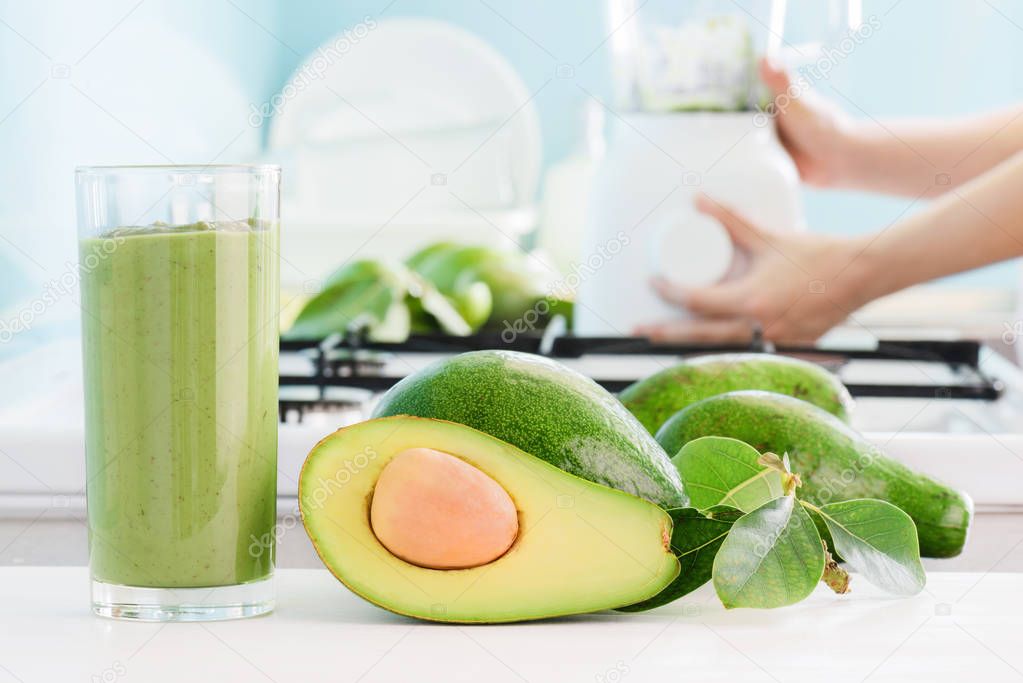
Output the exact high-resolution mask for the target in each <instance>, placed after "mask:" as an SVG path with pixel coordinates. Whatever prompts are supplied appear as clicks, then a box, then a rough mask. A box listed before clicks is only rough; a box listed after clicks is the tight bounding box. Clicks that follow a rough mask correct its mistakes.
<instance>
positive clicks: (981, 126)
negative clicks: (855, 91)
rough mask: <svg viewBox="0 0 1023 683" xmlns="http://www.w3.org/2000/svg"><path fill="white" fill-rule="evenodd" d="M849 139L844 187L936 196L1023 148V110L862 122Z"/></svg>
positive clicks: (842, 178) (841, 182)
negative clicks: (943, 118) (942, 118)
mask: <svg viewBox="0 0 1023 683" xmlns="http://www.w3.org/2000/svg"><path fill="white" fill-rule="evenodd" d="M844 137H845V140H844V141H843V145H842V147H843V149H842V160H841V162H840V164H841V166H842V171H841V173H840V174H839V179H838V184H839V185H841V186H844V187H847V188H850V189H859V190H867V191H871V192H883V193H888V194H901V195H908V196H913V197H916V196H937V195H941V194H944V193H945V192H947V191H948V190H950V189H953V188H956V187H960V186H962V185H964V184H965V183H968V182H969V181H971V180H973V179H974V178H976V177H978V176H980V175H981V174H983V173H985V172H986V171H988V170H989V169H992V168H994V167H995V166H997V165H998V164H1000V163H1002V162H1003V161H1005V160H1006V159H1008V158H1009V157H1011V156H1012V155H1013V154H1015V153H1016V152H1017V151H1019V150H1021V149H1023V107H1021V106H1015V107H1012V108H1010V109H1005V110H1002V111H998V112H994V113H991V114H984V115H982V116H975V117H969V118H964V119H960V120H956V121H909V120H905V121H882V122H877V121H872V120H862V121H859V122H857V123H855V124H853V125H852V126H851V127H850V129H849V130H848V131H847V134H846V135H845V136H844Z"/></svg>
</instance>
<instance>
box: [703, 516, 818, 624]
mask: <svg viewBox="0 0 1023 683" xmlns="http://www.w3.org/2000/svg"><path fill="white" fill-rule="evenodd" d="M823 574H824V547H823V545H821V537H820V536H819V535H818V534H817V529H816V528H815V527H814V525H813V521H812V520H811V519H810V517H809V515H807V514H806V510H804V509H803V507H802V506H801V505H798V504H797V503H796V499H795V498H794V497H793V496H782V497H781V498H775V499H774V500H772V501H770V502H768V503H765V504H764V505H762V506H761V507H759V508H757V509H756V510H754V511H753V512H750V513H748V514H746V515H744V516H743V517H742V518H740V519H739V521H737V522H735V524H733V525H732V530H731V532H729V534H728V536H727V537H726V538H725V541H724V543H722V544H721V548H720V549H719V550H718V554H717V556H716V557H715V558H714V568H713V578H714V590H716V591H717V594H718V597H719V598H721V602H722V604H724V606H725V607H726V608H728V609H732V608H734V607H757V608H771V607H783V606H785V605H791V604H793V603H796V602H799V601H800V600H802V599H803V598H805V597H806V596H808V595H810V593H812V592H813V590H814V588H815V587H816V586H817V582H818V581H820V580H821V576H823Z"/></svg>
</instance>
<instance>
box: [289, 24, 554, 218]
mask: <svg viewBox="0 0 1023 683" xmlns="http://www.w3.org/2000/svg"><path fill="white" fill-rule="evenodd" d="M331 48H334V49H335V51H336V53H341V52H343V54H341V55H340V57H337V58H333V59H331V58H330V57H329V55H330V54H331ZM289 83H290V84H291V85H293V86H294V85H297V84H299V83H301V84H302V87H301V88H298V87H295V88H293V89H291V88H285V90H284V91H282V94H285V95H287V94H291V95H292V96H291V97H290V98H288V97H284V98H282V99H280V100H279V102H281V103H282V106H281V107H280V108H279V111H278V113H276V114H275V116H274V118H273V120H272V122H271V127H270V133H269V149H270V151H271V154H274V155H279V156H284V157H289V156H290V157H291V158H293V159H294V160H295V162H296V166H297V168H296V171H297V172H298V174H297V177H296V178H295V180H294V182H296V183H302V184H303V185H302V186H301V187H299V188H298V189H299V192H301V193H306V192H307V190H308V193H307V194H303V195H302V196H300V197H299V198H300V199H308V202H306V201H302V202H301V203H303V204H307V203H312V204H321V203H322V204H329V203H330V200H331V198H332V196H331V195H332V194H334V193H332V192H331V181H332V179H331V178H330V177H329V176H330V169H331V168H332V164H333V168H336V169H337V172H338V179H337V183H338V185H340V189H339V190H336V191H335V193H336V192H338V191H339V192H340V193H341V194H345V193H346V192H347V193H350V194H351V195H352V196H353V197H354V199H355V201H365V202H366V203H369V202H371V201H372V200H373V198H374V197H375V196H376V195H377V194H380V195H385V194H386V196H382V197H380V201H378V202H377V204H379V205H380V208H381V210H382V211H383V210H385V209H386V208H388V207H389V206H390V204H392V203H393V204H397V205H400V204H402V203H403V202H404V201H405V200H407V199H408V197H409V196H411V192H406V191H405V190H406V187H412V186H415V185H417V184H418V186H421V185H422V183H423V181H426V180H433V175H434V174H436V173H441V174H447V175H448V177H447V178H445V179H444V181H443V184H442V185H441V189H443V188H444V187H447V188H450V189H451V191H455V189H454V188H455V187H462V188H465V191H466V192H467V193H469V194H471V195H472V196H473V197H476V198H479V201H480V202H481V203H486V204H490V205H491V206H494V205H495V204H503V205H505V206H506V207H507V206H508V205H509V204H516V203H519V204H520V203H522V202H529V201H532V199H533V195H534V194H535V191H536V186H537V181H538V177H539V173H540V164H541V143H540V125H539V119H538V116H537V112H536V107H535V106H534V104H533V102H531V100H530V98H531V96H532V93H531V91H530V89H529V88H527V87H526V85H525V83H523V81H522V79H521V78H520V77H519V76H518V74H517V73H516V72H515V70H514V69H513V68H512V67H511V66H510V65H509V64H508V63H507V61H505V59H504V58H503V57H501V55H500V54H499V53H497V51H495V50H494V49H493V48H492V47H490V46H489V45H488V44H487V43H485V42H484V41H482V40H481V39H479V38H477V37H476V36H474V35H472V34H470V33H468V32H466V31H464V30H462V29H460V28H457V27H455V26H452V25H449V24H447V23H445V22H442V21H434V20H426V19H406V18H403V19H394V20H385V21H380V22H379V23H376V24H363V25H362V28H361V29H360V28H359V27H354V28H352V29H350V30H349V31H347V32H346V33H342V34H339V35H338V36H335V37H334V38H332V39H331V40H329V41H327V42H326V43H324V45H322V46H321V47H320V48H318V49H317V50H316V51H315V52H314V53H312V54H311V55H310V56H309V57H308V58H307V59H306V61H305V62H304V63H303V64H302V66H300V67H299V69H298V70H296V72H295V73H294V74H293V76H292V79H291V80H290V81H289ZM410 150H411V151H410ZM417 156H418V157H420V158H419V159H417V158H416V157H417ZM315 157H319V158H315ZM470 157H471V160H470V161H469V162H467V163H465V164H464V165H461V166H460V167H459V165H460V164H462V162H463V161H464V160H465V159H466V158H470ZM335 160H336V163H335ZM353 164H358V166H359V172H358V173H355V172H352V165H353ZM303 169H306V170H305V171H303ZM346 169H347V171H348V174H347V175H346ZM382 169H386V172H384V171H383V170H382ZM456 169H457V170H456ZM359 183H366V187H365V188H364V190H363V189H361V188H360V189H359V190H356V188H355V185H357V184H359ZM433 184H441V181H440V180H437V181H434V183H433ZM311 185H320V189H319V191H314V190H313V189H312V188H311ZM345 185H347V187H345ZM426 194H429V193H426ZM433 194H434V195H438V196H435V197H433V198H432V200H431V198H430V197H425V196H424V197H420V198H419V199H418V200H417V203H419V204H421V205H424V202H425V205H424V208H429V207H437V206H438V203H443V201H442V200H443V198H445V197H446V198H447V199H450V195H449V193H448V192H447V191H443V192H436V193H433ZM440 195H442V197H441V196H440ZM392 200H393V201H392ZM303 208H309V207H303ZM412 208H413V209H415V208H417V207H412Z"/></svg>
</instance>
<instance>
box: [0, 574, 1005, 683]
mask: <svg viewBox="0 0 1023 683" xmlns="http://www.w3.org/2000/svg"><path fill="white" fill-rule="evenodd" d="M929 578H930V581H929V584H928V587H927V592H925V593H923V594H921V595H919V596H917V597H915V598H911V599H891V598H885V597H882V595H881V594H880V593H878V592H877V591H875V590H873V589H872V588H871V587H870V586H869V585H868V584H866V582H865V581H862V580H859V581H854V592H853V593H851V594H849V595H846V596H836V595H834V594H831V593H829V592H828V591H827V590H826V589H823V588H822V589H820V590H818V591H817V592H816V593H815V594H814V595H813V596H812V597H811V598H810V599H809V600H807V601H805V602H804V603H802V604H800V605H797V606H795V607H790V608H786V609H781V610H773V611H753V610H738V611H732V612H726V611H725V610H724V609H723V608H722V607H721V606H720V605H719V604H718V603H717V601H716V599H715V598H714V595H713V592H712V590H710V588H709V587H708V586H705V587H704V588H703V589H701V590H700V591H698V592H696V593H694V594H692V595H690V596H688V597H687V598H686V599H684V600H681V601H678V602H676V603H674V604H672V605H669V606H666V607H663V608H661V609H659V610H656V611H653V612H648V613H645V614H631V615H626V614H614V613H603V614H596V615H588V616H580V617H573V618H563V619H558V620H554V621H548V622H534V623H528V624H513V625H502V626H455V625H444V624H426V623H421V622H416V621H413V620H411V619H406V618H403V617H399V616H395V615H392V614H390V613H389V612H385V611H383V610H380V609H378V608H376V607H374V606H372V605H370V604H368V603H365V602H363V601H362V600H360V599H359V598H357V597H355V596H354V595H353V594H351V593H349V592H348V591H347V590H346V589H345V588H343V587H342V586H341V585H340V584H338V583H337V582H336V581H335V580H334V578H333V577H331V576H330V575H329V574H328V573H327V572H326V571H324V570H298V569H293V570H280V571H278V576H277V587H278V607H277V610H276V611H275V612H274V613H273V614H272V615H269V616H264V617H259V618H255V619H248V620H241V621H228V622H215V623H207V624H146V623H130V622H121V621H113V620H108V619H101V618H99V617H94V616H92V614H91V612H90V611H89V610H88V607H87V595H88V591H87V588H88V576H87V572H86V570H85V569H84V568H78V567H64V568H56V567H8V568H0V682H2V683H7V681H22V682H25V683H28V682H29V681H76V680H77V681H103V682H105V683H113V682H114V681H117V682H123V683H129V682H130V681H145V682H147V683H156V682H159V681H171V680H173V681H179V680H181V681H232V682H233V681H277V682H278V683H284V682H285V681H302V682H303V683H308V682H309V681H316V680H330V681H367V682H369V681H388V682H398V681H445V682H448V681H472V682H473V683H482V682H487V683H490V682H491V681H493V682H498V681H533V682H536V681H557V682H558V683H562V682H569V681H586V682H588V683H592V682H594V681H596V682H597V683H618V682H619V681H623V682H629V681H637V682H639V681H658V682H666V681H698V682H700V683H707V682H712V681H728V682H729V683H735V682H736V681H814V682H815V683H821V682H822V681H827V682H828V683H832V682H835V681H863V680H869V681H913V680H920V681H967V680H969V681H978V682H980V681H983V682H987V681H1018V680H1021V679H1023V673H1021V671H1023V574H1009V573H1001V574H1000V573H989V574H965V573H964V574H957V573H932V574H931V575H930V577H929Z"/></svg>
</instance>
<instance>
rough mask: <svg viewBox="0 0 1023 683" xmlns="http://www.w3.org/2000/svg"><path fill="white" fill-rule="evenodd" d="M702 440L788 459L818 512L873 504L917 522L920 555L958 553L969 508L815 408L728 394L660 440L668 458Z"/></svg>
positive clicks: (671, 425) (683, 416)
mask: <svg viewBox="0 0 1023 683" xmlns="http://www.w3.org/2000/svg"><path fill="white" fill-rule="evenodd" d="M701 436H729V437H732V438H733V439H739V440H740V441H745V442H746V443H748V444H749V445H751V446H753V447H754V448H756V449H757V450H758V451H760V452H761V453H766V452H771V453H787V454H788V456H789V460H790V462H791V467H792V471H793V472H796V473H798V474H799V476H800V479H801V480H802V482H803V484H802V486H801V487H800V489H799V496H800V498H802V499H803V500H806V501H807V502H810V503H813V504H815V505H825V504H827V503H837V502H839V501H844V500H853V499H855V498H877V499H879V500H885V501H888V502H889V503H891V504H893V505H895V506H896V507H899V508H902V510H903V512H905V513H906V514H908V515H909V516H910V517H912V518H913V521H914V522H916V527H917V532H918V534H919V538H920V554H921V555H923V556H924V557H954V556H956V555H958V554H959V553H960V552H962V550H963V546H964V545H965V544H966V537H967V532H968V530H969V527H970V521H971V520H972V518H973V501H972V500H971V499H970V497H969V496H968V495H967V494H966V493H964V492H962V491H958V490H956V489H954V488H951V487H949V486H946V485H944V484H942V483H940V482H937V481H935V480H934V479H931V478H930V477H927V476H925V475H923V474H919V473H917V472H914V471H912V470H911V469H909V468H908V467H906V466H905V465H903V464H902V463H900V462H898V461H896V460H892V459H891V458H889V457H888V456H886V455H885V454H884V453H883V452H882V451H881V449H879V448H878V447H877V446H875V445H874V444H872V443H870V442H869V441H867V440H866V439H864V438H863V437H862V436H861V435H860V434H858V433H857V432H855V431H854V430H853V429H851V428H850V427H849V426H848V425H846V424H845V423H844V422H842V421H841V420H839V419H838V418H837V417H835V416H834V415H832V414H831V413H829V412H827V411H825V410H822V409H820V408H818V407H817V406H815V405H813V404H811V403H807V402H806V401H801V400H799V399H797V398H792V397H791V396H784V395H781V394H775V393H771V392H767V391H733V392H729V393H725V394H721V395H719V396H711V397H710V398H706V399H704V400H702V401H699V402H697V403H694V404H692V405H691V406H689V407H688V408H685V409H683V410H680V411H679V412H678V413H676V414H675V415H674V416H673V417H672V418H671V419H669V420H668V421H667V422H665V423H664V426H663V427H661V429H660V430H659V431H658V432H657V440H658V441H659V442H660V443H661V445H662V446H664V448H665V450H667V451H668V453H671V454H672V455H674V454H676V453H678V451H679V450H680V449H681V448H682V446H684V445H685V444H686V443H688V442H689V441H692V440H693V439H697V438H699V437H701Z"/></svg>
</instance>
